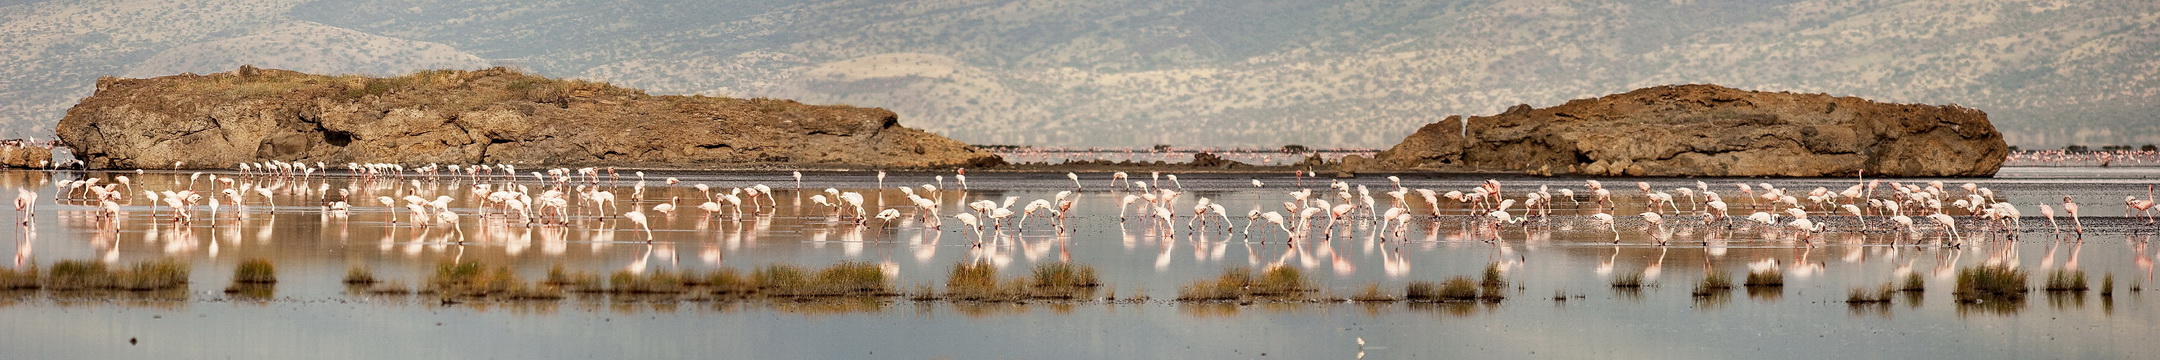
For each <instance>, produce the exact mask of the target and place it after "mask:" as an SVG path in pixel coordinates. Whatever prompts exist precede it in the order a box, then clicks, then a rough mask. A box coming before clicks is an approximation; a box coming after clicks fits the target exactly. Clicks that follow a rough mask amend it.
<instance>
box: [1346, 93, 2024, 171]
mask: <svg viewBox="0 0 2160 360" xmlns="http://www.w3.org/2000/svg"><path fill="white" fill-rule="evenodd" d="M1465 123H1466V122H1465V121H1464V120H1463V118H1461V117H1449V118H1447V119H1445V120H1441V121H1440V122H1436V123H1432V124H1428V125H1425V126H1424V127H1423V128H1420V129H1418V130H1417V132H1415V133H1412V134H1411V135H1410V136H1409V137H1408V138H1405V139H1403V142H1402V143H1400V144H1397V145H1395V147H1394V148H1391V149H1388V150H1387V151H1383V152H1381V153H1379V154H1378V155H1377V156H1376V159H1377V160H1378V161H1374V162H1368V164H1369V165H1368V166H1365V167H1367V168H1361V169H1357V170H1358V171H1528V172H1545V173H1562V174H1565V173H1574V174H1583V175H1596V176H1852V175H1856V174H1857V173H1858V172H1859V171H1860V170H1866V171H1867V175H1868V176H1876V175H1882V176H1992V175H1994V174H1995V171H1996V170H1997V169H2000V168H2001V167H2002V162H2003V159H2004V155H2007V154H2008V153H2009V146H2008V145H2007V144H2005V143H2004V142H2003V139H2002V134H2001V133H1998V132H1996V131H1995V126H1994V125H1993V124H1991V123H1989V122H1988V119H1987V114H1986V113H1983V112H1981V111H1980V110H1975V109H1971V108H1965V107H1960V106H1956V105H1950V106H1933V105H1914V104H1890V103H1878V102H1873V101H1868V100H1866V99H1860V98H1853V97H1833V96H1829V95H1822V94H1793V93H1771V92H1757V91H1744V90H1737V89H1732V88H1727V87H1723V86H1717V85H1671V86H1659V87H1652V88H1644V89H1640V90H1635V91H1631V92H1628V93H1624V94H1616V95H1608V96H1605V97H1600V98H1595V99H1579V100H1574V101H1569V102H1567V103H1566V104H1561V105H1560V106H1554V107H1550V108H1543V109H1534V108H1531V107H1529V106H1527V105H1517V106H1515V107H1513V108H1510V109H1508V110H1507V111H1506V112H1503V113H1501V114H1499V115H1493V116H1480V117H1471V118H1469V120H1468V121H1467V129H1466V128H1465Z"/></svg>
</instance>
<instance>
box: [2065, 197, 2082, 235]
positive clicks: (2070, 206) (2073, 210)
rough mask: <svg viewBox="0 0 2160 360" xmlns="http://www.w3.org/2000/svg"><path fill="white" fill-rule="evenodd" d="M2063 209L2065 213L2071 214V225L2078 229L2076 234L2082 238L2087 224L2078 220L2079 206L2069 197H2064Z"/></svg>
mask: <svg viewBox="0 0 2160 360" xmlns="http://www.w3.org/2000/svg"><path fill="white" fill-rule="evenodd" d="M2062 209H2063V213H2067V214H2070V224H2072V225H2075V226H2076V227H2077V228H2076V233H2077V234H2078V235H2080V236H2083V235H2085V222H2084V221H2083V220H2078V214H2077V213H2078V205H2077V203H2076V202H2072V201H2071V199H2070V196H2069V195H2064V196H2063V203H2062Z"/></svg>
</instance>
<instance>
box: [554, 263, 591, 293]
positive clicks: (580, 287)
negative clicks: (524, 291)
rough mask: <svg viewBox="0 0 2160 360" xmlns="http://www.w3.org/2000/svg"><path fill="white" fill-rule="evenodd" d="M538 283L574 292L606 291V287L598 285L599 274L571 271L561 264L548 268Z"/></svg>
mask: <svg viewBox="0 0 2160 360" xmlns="http://www.w3.org/2000/svg"><path fill="white" fill-rule="evenodd" d="M540 284H541V285H549V286H554V287H557V288H561V289H564V290H569V291H576V292H603V291H607V288H605V287H602V286H600V275H597V274H593V273H592V272H588V271H576V272H572V271H570V270H569V269H565V268H563V265H562V264H555V267H552V268H548V273H547V278H546V279H544V280H541V281H540Z"/></svg>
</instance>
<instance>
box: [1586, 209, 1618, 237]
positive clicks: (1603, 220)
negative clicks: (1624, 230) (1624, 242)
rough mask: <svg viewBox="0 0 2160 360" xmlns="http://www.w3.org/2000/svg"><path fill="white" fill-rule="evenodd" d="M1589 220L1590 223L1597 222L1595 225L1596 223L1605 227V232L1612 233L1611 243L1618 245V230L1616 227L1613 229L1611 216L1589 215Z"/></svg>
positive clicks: (1602, 214) (1601, 214)
mask: <svg viewBox="0 0 2160 360" xmlns="http://www.w3.org/2000/svg"><path fill="white" fill-rule="evenodd" d="M1590 220H1592V221H1597V223H1598V224H1602V225H1605V230H1610V231H1612V242H1613V243H1614V244H1618V243H1620V228H1617V227H1614V226H1613V217H1612V214H1606V213H1596V214H1590Z"/></svg>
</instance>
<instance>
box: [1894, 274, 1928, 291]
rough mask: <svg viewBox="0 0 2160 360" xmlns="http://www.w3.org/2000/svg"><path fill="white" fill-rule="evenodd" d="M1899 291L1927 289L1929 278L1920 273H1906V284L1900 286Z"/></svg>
mask: <svg viewBox="0 0 2160 360" xmlns="http://www.w3.org/2000/svg"><path fill="white" fill-rule="evenodd" d="M1898 291H1906V292H1921V291H1927V278H1924V277H1921V276H1920V273H1910V274H1905V284H1904V285H1903V286H1899V287H1898Z"/></svg>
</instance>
